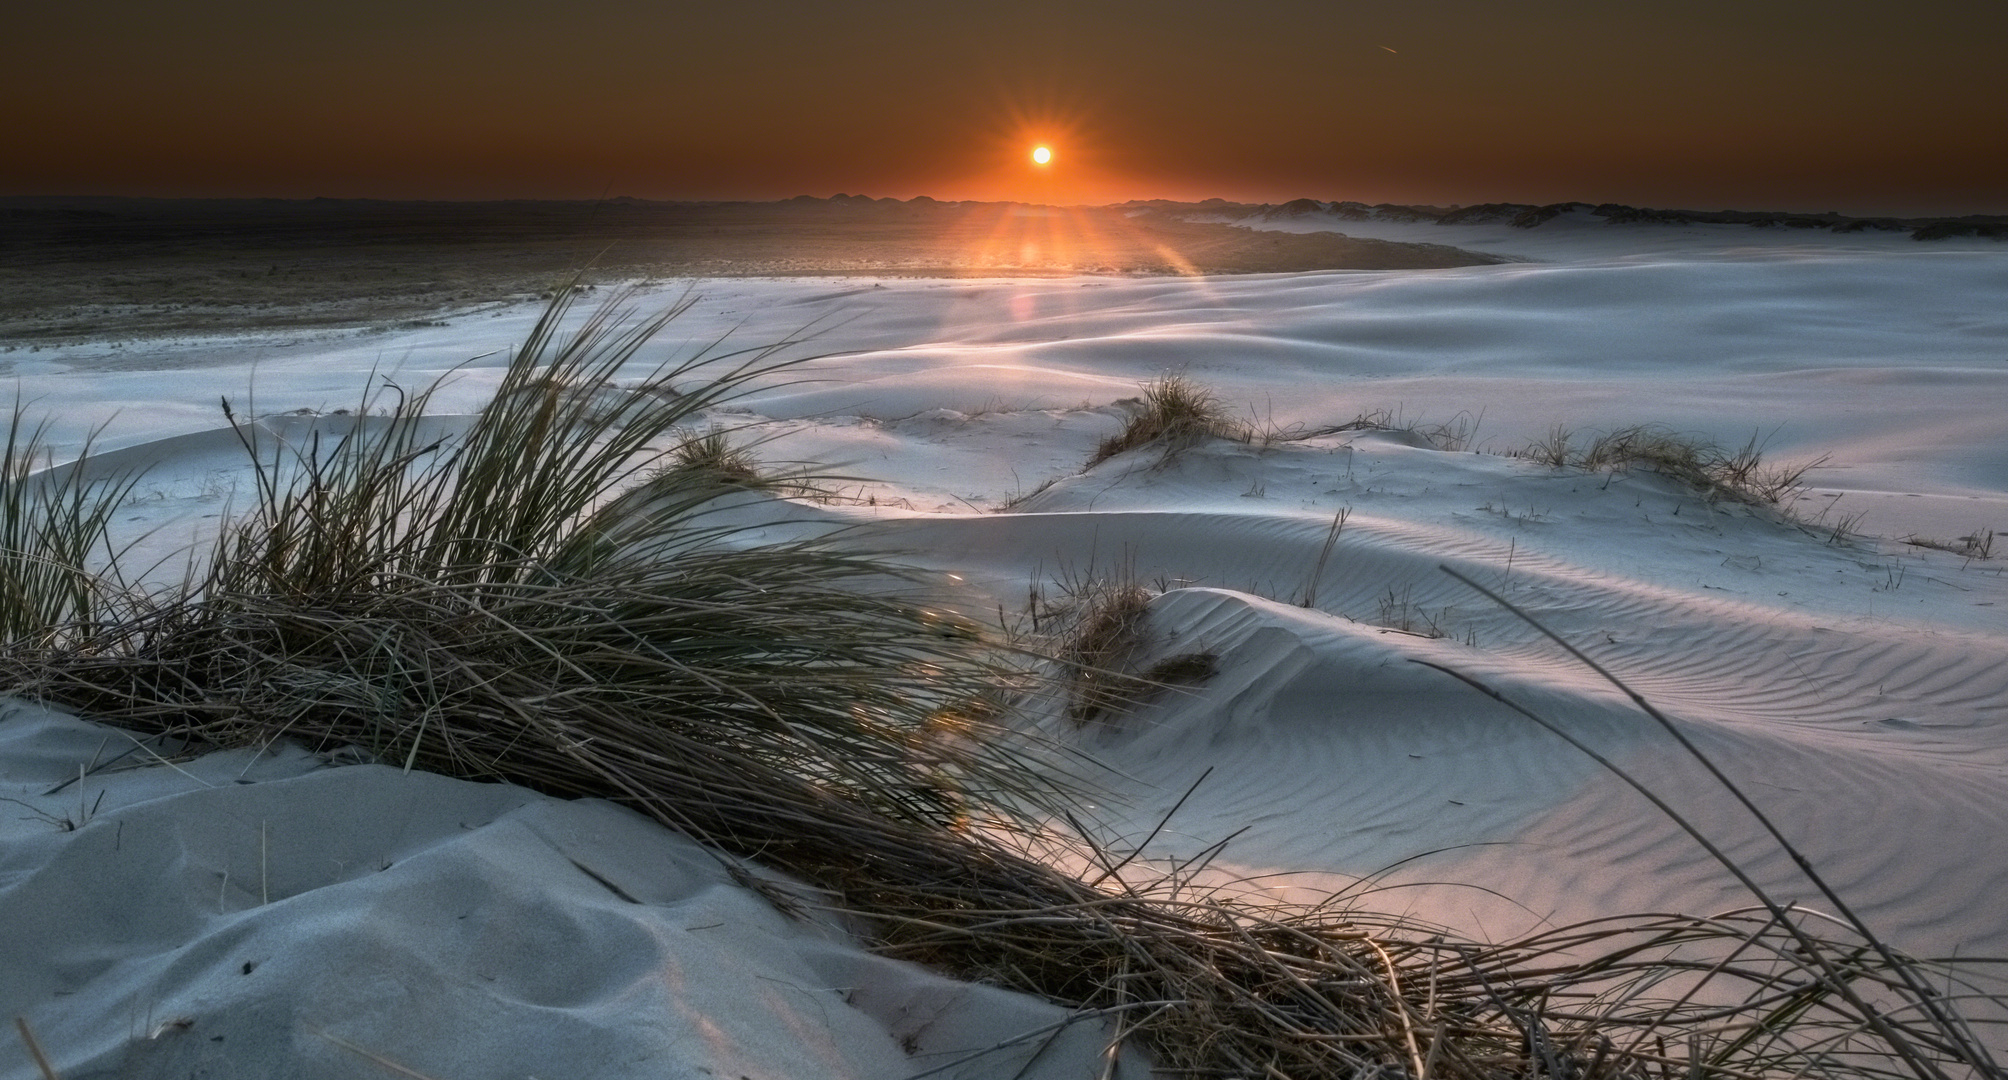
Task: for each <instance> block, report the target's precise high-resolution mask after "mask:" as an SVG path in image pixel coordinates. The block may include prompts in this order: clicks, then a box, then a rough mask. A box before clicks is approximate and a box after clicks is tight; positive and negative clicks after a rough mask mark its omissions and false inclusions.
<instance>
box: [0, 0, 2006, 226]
mask: <svg viewBox="0 0 2008 1080" xmlns="http://www.w3.org/2000/svg"><path fill="white" fill-rule="evenodd" d="M31 3H32V6H33V7H34V8H36V9H37V10H33V11H30V12H28V13H27V14H26V15H25V17H23V16H10V18H9V20H8V22H9V28H8V34H7V37H8V39H9V45H10V47H9V48H8V49H7V50H6V55H7V60H6V63H5V64H0V91H4V92H0V124H4V130H5V131H7V133H8V135H7V141H8V148H7V151H6V156H7V158H8V159H9V161H8V164H7V165H6V168H5V169H4V170H0V194H16V195H19V194H42V195H63V194H130V195H189V196H195V195H202V196H210V195H215V196H282V197H305V196H314V195H329V196H343V197H350V196H365V197H382V198H497V197H528V198H595V197H598V196H601V195H633V196H639V197H643V198H751V199H768V198H785V197H788V196H792V195H798V194H812V195H829V194H833V193H836V192H839V191H842V192H849V193H853V194H856V193H864V194H871V195H878V196H887V195H890V196H895V197H900V198H908V197H912V196H914V195H923V194H925V195H931V196H934V197H936V198H942V199H954V198H1010V199H1024V200H1038V201H1053V202H1062V203H1073V202H1109V201H1118V200H1122V199H1128V198H1159V197H1161V198H1175V199H1198V198H1205V197H1209V196H1220V197H1224V198H1230V199H1238V200H1247V201H1281V200H1284V199H1289V198H1293V197H1298V196H1309V197H1313V198H1322V199H1360V200H1364V201H1368V202H1377V201H1384V200H1386V201H1400V202H1434V203H1471V202H1484V201H1521V202H1552V201H1559V200H1564V199H1586V200H1591V201H1616V202H1627V203H1633V204H1638V205H1653V206H1679V207H1686V208H1695V209H1717V208H1724V207H1736V208H1743V209H1784V210H1805V211H1822V210H1841V211H1846V212H1852V213H1935V212H1993V213H2003V212H2008V137H2004V132H2008V92H2004V91H2003V90H2002V88H2001V84H2000V76H1999V74H1998V72H1999V70H2000V63H2001V60H2000V56H2001V53H2002V50H2003V48H2004V47H2008V4H2004V3H2001V2H2000V0H1991V2H1986V3H1980V2H1970V3H1947V2H1937V3H1934V2H1929V0H1926V2H1921V3H1909V4H1901V5H1899V4H1891V3H1870V2H1865V0H1825V2H1820V3H1814V2H1811V0H1765V2H1762V3H1748V2H1743V3H1727V2H1716V0H1692V2H1687V3H1678V4H1676V3H1668V2H1661V0H1642V2H1631V3H1626V4H1609V3H1595V4H1592V3H1587V2H1569V3H1561V2H1546V3H1543V2H1526V3H1517V4H1507V3H1504V2H1477V0H1460V2H1449V0H1433V2H1432V0H1404V2H1395V0H1388V2H1373V3H1350V4H1348V3H1332V2H1309V0H1305V2H1298V0H1249V2H1247V3H1241V4H1225V3H1211V4H1209V3H1199V2H1197V0H1151V2H1127V0H1113V2H1104V3H1088V2H1083V0H1071V2H1048V0H1029V2H1022V3H1015V4H1012V5H984V6H983V7H982V8H981V10H980V11H977V10H969V9H968V8H969V6H967V5H958V4H951V3H941V2H939V0H935V2H930V3H919V2H904V0H902V2H877V3H873V2H870V0H858V2H856V3H853V4H848V5H846V4H832V3H828V2H827V0H819V2H816V3H809V2H805V0H743V2H739V3H732V4H721V3H703V4H698V3H688V2H682V3H668V2H663V0H652V2H644V0H583V2H581V3H578V4H575V5H569V6H568V5H563V4H551V3H534V4H532V3H525V2H521V0H486V2H480V3H477V2H474V0H430V2H424V0H342V2H340V3H336V2H334V0H310V2H299V3H291V4H287V3H284V2H283V0H281V2H276V3H252V2H249V0H207V2H204V0H191V2H190V3H187V4H163V3H160V2H159V0H144V2H142V0H71V2H68V3H62V4H58V3H55V2H53V0H31ZM1042 141H1043V142H1048V143H1050V144H1051V145H1052V146H1053V147H1054V149H1055V151H1056V153H1057V155H1058V156H1057V158H1056V160H1055V162H1054V163H1053V165H1052V166H1050V167H1049V168H1047V169H1044V170H1041V169H1038V168H1035V167H1034V166H1032V164H1031V162H1030V160H1029V153H1030V150H1031V148H1032V146H1033V145H1034V144H1035V143H1038V142H1042Z"/></svg>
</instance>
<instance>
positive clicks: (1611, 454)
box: [1516, 424, 1826, 504]
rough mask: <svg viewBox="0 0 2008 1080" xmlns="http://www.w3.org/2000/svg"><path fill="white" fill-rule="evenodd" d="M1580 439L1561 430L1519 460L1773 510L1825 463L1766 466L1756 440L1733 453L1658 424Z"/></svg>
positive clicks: (1535, 443) (1522, 453) (1521, 453)
mask: <svg viewBox="0 0 2008 1080" xmlns="http://www.w3.org/2000/svg"><path fill="white" fill-rule="evenodd" d="M1576 437H1577V435H1576V433H1575V432H1573V431H1571V430H1570V429H1568V428H1566V427H1563V426H1561V425H1559V424H1558V425H1556V426H1555V427H1554V428H1553V429H1552V430H1551V431H1550V432H1549V433H1548V434H1547V435H1546V436H1544V437H1542V438H1539V439H1536V440H1534V441H1532V442H1530V443H1528V444H1527V446H1526V447H1524V448H1523V449H1521V450H1520V451H1518V453H1517V455H1516V456H1519V457H1524V458H1528V459H1530V460H1533V461H1538V462H1540V463H1541V464H1544V465H1548V466H1550V467H1553V468H1577V469H1584V470H1587V471H1590V472H1626V471H1629V470H1632V469H1645V470H1648V471H1651V472H1656V473H1659V474H1660V475H1662V476H1665V477H1668V478H1669V479H1672V480H1675V481H1677V482H1679V483H1681V484H1684V485H1686V486H1688V487H1690V488H1693V489H1694V490H1696V491H1698V492H1700V493H1701V494H1702V495H1703V496H1704V497H1706V498H1709V499H1711V500H1715V499H1720V500H1725V501H1729V502H1739V503H1749V504H1759V503H1764V504H1771V503H1777V502H1780V501H1781V500H1783V499H1785V498H1786V497H1787V496H1789V495H1792V494H1793V493H1795V492H1797V491H1798V490H1799V489H1800V487H1801V486H1802V481H1803V479H1804V478H1805V475H1806V473H1807V472H1808V471H1810V470H1812V469H1815V468H1818V467H1819V466H1820V464H1821V463H1822V462H1824V461H1826V458H1825V457H1819V458H1815V459H1813V460H1812V461H1808V462H1805V463H1803V464H1799V465H1785V466H1778V465H1767V464H1766V463H1765V462H1764V454H1763V443H1762V441H1761V440H1759V439H1758V437H1757V436H1755V435H1753V436H1751V438H1750V440H1749V441H1748V442H1746V443H1744V444H1743V445H1742V446H1741V447H1738V448H1736V449H1734V450H1731V449H1727V448H1725V447H1723V446H1720V445H1718V444H1716V443H1712V442H1709V441H1707V440H1705V439H1701V438H1698V437H1695V436H1691V435H1684V434H1681V433H1679V432H1677V431H1674V430H1673V429H1672V428H1668V427H1665V426H1662V425H1659V424H1634V425H1631V426H1629V427H1621V428H1616V429H1613V430H1611V431H1605V432H1598V433H1596V434H1595V435H1593V436H1591V438H1590V439H1589V441H1588V443H1587V444H1586V445H1581V446H1578V445H1577V443H1576Z"/></svg>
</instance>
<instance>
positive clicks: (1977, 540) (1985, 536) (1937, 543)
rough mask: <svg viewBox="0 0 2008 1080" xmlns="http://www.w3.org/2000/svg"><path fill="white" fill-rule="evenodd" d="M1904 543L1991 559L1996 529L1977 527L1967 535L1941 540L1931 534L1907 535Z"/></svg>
mask: <svg viewBox="0 0 2008 1080" xmlns="http://www.w3.org/2000/svg"><path fill="white" fill-rule="evenodd" d="M1902 542H1903V543H1906V544H1909V545H1910V546H1912V547H1922V548H1931V549H1932V550H1934V551H1946V552H1950V553H1952V554H1954V555H1958V556H1961V557H1963V558H1968V559H1991V558H1993V557H1994V530H1993V529H1975V530H1973V532H1972V533H1970V534H1968V535H1966V536H1960V537H1955V538H1954V539H1951V540H1939V539H1935V538H1933V537H1929V536H1916V535H1912V536H1906V537H1904V538H1903V540H1902Z"/></svg>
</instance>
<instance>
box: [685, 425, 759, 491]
mask: <svg viewBox="0 0 2008 1080" xmlns="http://www.w3.org/2000/svg"><path fill="white" fill-rule="evenodd" d="M669 457H670V460H669V467H670V468H672V469H675V470H678V471H682V472H690V473H697V474H701V475H704V476H708V477H710V478H711V479H713V480H715V481H717V482H718V483H721V484H731V485H739V486H757V485H758V483H759V481H760V459H759V458H756V457H754V456H753V451H752V450H750V449H747V448H746V447H743V446H738V445H735V444H734V443H733V442H732V433H731V432H729V431H727V430H725V429H724V428H722V427H718V426H716V425H714V426H712V427H711V428H710V429H708V430H705V431H701V432H700V431H691V432H685V433H684V435H683V440H682V441H681V442H679V443H677V444H676V447H675V449H673V450H671V451H670V455H669Z"/></svg>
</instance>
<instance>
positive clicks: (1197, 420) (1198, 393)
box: [1088, 373, 1253, 468]
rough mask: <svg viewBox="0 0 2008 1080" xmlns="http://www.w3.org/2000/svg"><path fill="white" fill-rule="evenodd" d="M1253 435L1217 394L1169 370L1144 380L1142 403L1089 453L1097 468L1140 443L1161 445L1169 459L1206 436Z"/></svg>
mask: <svg viewBox="0 0 2008 1080" xmlns="http://www.w3.org/2000/svg"><path fill="white" fill-rule="evenodd" d="M1252 437H1253V435H1252V433H1251V432H1250V429H1249V427H1248V425H1247V424H1246V423H1244V422H1243V421H1241V420H1238V419H1236V418H1235V416H1234V414H1233V412H1232V411H1231V410H1229V409H1228V407H1227V406H1226V404H1225V403H1223V402H1222V401H1221V400H1220V398H1219V396H1218V395H1217V394H1215V393H1214V392H1213V391H1212V390H1210V389H1208V388H1207V387H1204V386H1201V385H1200V384H1199V383H1197V382H1194V381H1193V380H1191V379H1189V378H1187V377H1186V376H1184V375H1181V374H1176V373H1173V374H1167V375H1163V376H1160V377H1159V378H1158V379H1157V380H1155V381H1153V382H1149V383H1145V384H1144V387H1143V406H1142V408H1139V409H1137V410H1136V411H1135V412H1133V413H1132V414H1131V415H1130V418H1129V420H1128V422H1126V423H1125V424H1124V425H1123V429H1122V430H1121V431H1119V432H1117V433H1116V434H1114V435H1111V436H1109V437H1108V438H1106V439H1103V440H1102V442H1101V445H1099V446H1097V447H1096V448H1095V452H1094V453H1093V454H1092V455H1091V456H1089V458H1088V467H1089V468H1093V467H1094V466H1096V465H1099V464H1101V463H1102V462H1104V461H1107V460H1108V459H1110V458H1112V457H1114V456H1116V455H1117V454H1121V453H1124V452H1126V451H1130V450H1134V449H1136V448H1138V447H1140V446H1150V445H1156V446H1159V447H1162V449H1163V456H1164V457H1165V458H1170V457H1172V456H1173V455H1175V454H1177V453H1178V452H1179V451H1181V450H1184V449H1187V448H1189V447H1192V446H1195V445H1197V444H1199V443H1201V442H1204V441H1205V440H1207V439H1233V440H1235V441H1237V442H1247V441H1248V440H1249V439H1250V438H1252Z"/></svg>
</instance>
